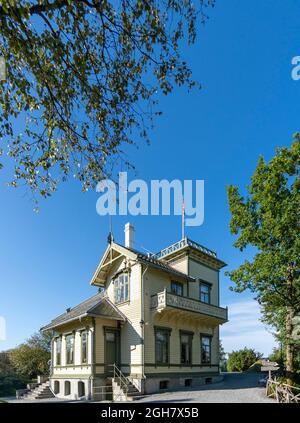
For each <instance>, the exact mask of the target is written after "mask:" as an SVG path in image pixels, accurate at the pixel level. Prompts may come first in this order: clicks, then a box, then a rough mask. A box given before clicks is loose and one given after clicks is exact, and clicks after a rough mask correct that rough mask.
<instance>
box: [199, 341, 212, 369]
mask: <svg viewBox="0 0 300 423" xmlns="http://www.w3.org/2000/svg"><path fill="white" fill-rule="evenodd" d="M210 357H211V337H210V336H201V363H202V364H210Z"/></svg>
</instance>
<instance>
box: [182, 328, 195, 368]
mask: <svg viewBox="0 0 300 423" xmlns="http://www.w3.org/2000/svg"><path fill="white" fill-rule="evenodd" d="M192 342H193V334H192V333H187V332H180V363H181V364H192Z"/></svg>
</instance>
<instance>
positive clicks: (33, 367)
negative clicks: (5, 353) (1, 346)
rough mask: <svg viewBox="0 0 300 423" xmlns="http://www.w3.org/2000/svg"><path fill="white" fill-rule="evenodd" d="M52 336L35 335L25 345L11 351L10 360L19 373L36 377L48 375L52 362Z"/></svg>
mask: <svg viewBox="0 0 300 423" xmlns="http://www.w3.org/2000/svg"><path fill="white" fill-rule="evenodd" d="M50 342H51V341H50V334H42V333H41V334H39V333H38V334H34V335H33V336H32V337H31V338H29V339H28V340H27V341H26V342H25V343H23V344H21V345H19V346H18V347H17V348H15V349H13V350H11V352H10V354H9V359H10V361H11V363H12V365H13V366H14V368H15V369H16V371H17V373H19V374H21V375H23V376H28V377H29V378H33V377H36V376H37V375H38V374H48V372H49V365H48V361H49V360H50V357H51V353H50Z"/></svg>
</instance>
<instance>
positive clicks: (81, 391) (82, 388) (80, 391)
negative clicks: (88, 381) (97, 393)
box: [78, 382, 85, 398]
mask: <svg viewBox="0 0 300 423" xmlns="http://www.w3.org/2000/svg"><path fill="white" fill-rule="evenodd" d="M84 396H85V386H84V383H83V382H78V397H79V398H81V397H84Z"/></svg>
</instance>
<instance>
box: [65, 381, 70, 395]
mask: <svg viewBox="0 0 300 423" xmlns="http://www.w3.org/2000/svg"><path fill="white" fill-rule="evenodd" d="M65 395H71V383H70V382H69V381H68V380H66V381H65Z"/></svg>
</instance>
